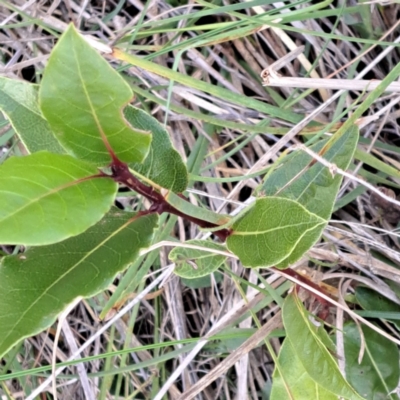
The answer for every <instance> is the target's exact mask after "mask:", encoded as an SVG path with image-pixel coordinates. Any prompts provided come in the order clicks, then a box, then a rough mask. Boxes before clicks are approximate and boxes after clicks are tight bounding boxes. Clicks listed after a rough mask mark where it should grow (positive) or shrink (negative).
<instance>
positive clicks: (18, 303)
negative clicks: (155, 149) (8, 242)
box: [0, 208, 158, 357]
mask: <svg viewBox="0 0 400 400" xmlns="http://www.w3.org/2000/svg"><path fill="white" fill-rule="evenodd" d="M134 216H135V214H133V213H125V212H121V211H120V210H117V209H115V208H113V209H112V210H111V211H110V212H109V213H108V214H107V215H106V216H105V217H104V218H103V219H102V220H101V221H100V222H99V223H97V224H96V225H94V226H92V227H91V228H90V229H89V230H88V231H86V232H85V233H83V234H81V235H79V236H75V237H73V238H70V239H67V240H65V241H64V242H61V243H57V244H54V245H50V246H43V247H37V248H31V249H29V250H28V251H26V252H25V253H24V254H18V255H15V256H9V257H5V258H4V259H3V260H2V263H1V264H0V292H1V296H0V357H1V356H2V355H3V354H4V353H5V352H7V351H8V350H9V349H10V347H11V346H13V345H14V344H16V343H18V342H19V341H20V340H22V339H23V338H26V337H28V336H31V335H34V334H36V333H39V332H41V331H42V330H43V329H46V328H47V327H49V326H50V325H51V324H53V323H54V321H55V320H56V318H57V316H58V315H59V314H60V313H61V312H62V311H63V310H64V309H65V308H66V307H67V305H68V304H70V303H72V302H73V301H74V300H75V299H76V298H79V297H90V296H93V295H95V294H97V293H98V292H100V291H102V290H104V289H105V288H106V287H107V286H109V285H110V284H111V282H112V281H113V279H114V277H115V275H116V274H117V273H118V272H120V271H122V270H123V269H124V268H125V267H126V266H127V265H128V264H129V263H131V262H132V261H133V260H134V259H135V258H136V257H137V256H138V252H139V250H140V249H141V248H145V247H148V246H149V245H150V243H151V240H152V237H153V230H154V228H155V227H156V225H157V221H158V217H157V216H156V215H148V216H142V217H139V218H137V219H135V218H133V217H134Z"/></svg>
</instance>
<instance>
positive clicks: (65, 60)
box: [39, 25, 151, 165]
mask: <svg viewBox="0 0 400 400" xmlns="http://www.w3.org/2000/svg"><path fill="white" fill-rule="evenodd" d="M132 97H133V93H132V90H131V89H130V87H129V85H128V84H127V83H126V82H125V81H124V79H123V78H122V77H121V76H120V75H119V74H118V73H117V72H116V71H114V70H113V69H112V68H111V66H110V65H109V64H108V63H107V62H106V61H105V60H104V59H103V58H102V57H101V56H100V55H99V54H98V53H97V52H96V51H95V50H94V49H93V48H92V47H91V46H90V45H89V44H88V43H87V42H86V41H85V40H84V39H83V38H82V37H81V36H80V35H79V34H78V32H77V31H76V29H75V28H74V27H73V25H70V26H69V27H68V29H67V30H66V31H65V33H64V34H63V35H62V37H61V38H60V40H59V41H58V43H57V45H56V46H55V47H54V49H53V51H52V53H51V55H50V58H49V62H48V64H47V67H46V70H45V72H44V75H43V80H42V83H41V85H40V90H39V100H40V107H41V110H42V112H43V114H44V116H45V117H46V119H47V121H48V122H49V124H50V126H51V128H52V130H53V131H54V134H55V135H56V137H57V139H58V140H59V141H60V142H61V143H62V145H63V146H64V147H65V148H67V149H70V150H71V151H72V152H73V154H74V155H75V156H76V157H78V158H83V159H85V160H87V161H90V162H93V163H95V164H97V165H107V164H108V163H110V161H111V157H110V154H109V152H108V150H107V143H108V145H109V146H110V147H111V148H112V150H113V151H114V153H115V154H116V155H117V157H118V158H119V159H120V160H122V161H124V162H142V161H143V160H144V159H145V157H146V155H147V153H148V151H149V147H150V142H151V135H150V134H149V132H143V131H140V130H138V129H133V128H132V127H130V126H129V124H128V123H127V121H126V120H125V119H124V118H123V115H122V109H123V108H124V107H125V106H126V105H127V103H128V102H129V101H130V100H131V99H132Z"/></svg>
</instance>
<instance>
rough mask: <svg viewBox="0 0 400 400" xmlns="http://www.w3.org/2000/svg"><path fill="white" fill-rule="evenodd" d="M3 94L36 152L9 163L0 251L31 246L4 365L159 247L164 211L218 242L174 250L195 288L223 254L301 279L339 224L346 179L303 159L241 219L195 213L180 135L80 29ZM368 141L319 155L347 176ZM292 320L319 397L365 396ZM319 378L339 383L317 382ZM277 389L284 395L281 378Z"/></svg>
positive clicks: (288, 310)
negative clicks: (127, 193)
mask: <svg viewBox="0 0 400 400" xmlns="http://www.w3.org/2000/svg"><path fill="white" fill-rule="evenodd" d="M0 83H1V90H2V96H3V98H2V101H1V107H2V110H3V111H4V113H5V114H6V115H7V117H8V118H9V120H10V121H11V122H12V124H13V127H14V129H15V131H16V132H17V134H18V135H19V137H20V139H21V141H22V142H23V144H24V146H25V148H26V149H27V151H28V153H29V154H28V155H26V156H23V157H10V158H9V159H7V160H6V161H5V162H4V164H2V165H1V166H0V243H2V244H9V245H20V246H23V247H20V248H19V250H20V251H18V252H16V254H14V255H11V256H6V257H3V259H2V262H1V266H0V293H1V296H0V356H1V355H3V354H5V353H6V352H7V351H8V350H9V349H10V348H11V347H12V346H13V345H15V344H16V343H18V342H19V341H21V340H22V339H23V338H26V337H28V336H31V335H33V334H36V333H38V332H40V331H42V330H43V329H45V328H47V327H49V326H50V325H51V324H52V323H54V321H55V320H56V318H57V316H58V315H59V314H60V313H61V312H62V311H63V310H64V309H65V308H66V307H67V306H68V305H69V304H71V303H72V302H73V301H74V299H76V298H82V297H83V298H84V297H89V296H93V295H95V294H96V293H99V292H100V291H102V290H104V289H105V288H107V286H108V285H110V283H111V282H112V281H113V279H114V278H115V276H116V275H117V274H118V273H120V272H121V271H123V270H124V269H125V268H126V267H127V266H128V265H129V264H130V263H132V262H133V261H134V260H135V259H136V258H137V257H138V254H139V252H140V251H141V250H142V249H145V248H148V247H149V246H150V245H153V244H155V243H154V235H153V234H154V231H155V229H156V228H157V224H158V222H159V215H161V214H164V213H170V214H173V215H177V216H180V217H182V218H183V219H185V220H186V221H190V222H192V223H195V224H197V225H198V226H199V227H200V228H201V229H203V230H205V231H207V230H208V231H211V232H212V233H213V235H212V237H213V238H214V240H211V239H209V240H196V241H191V243H194V244H195V245H196V246H200V247H201V248H203V250H199V249H189V248H179V247H176V248H175V249H174V250H173V251H172V252H171V253H170V258H171V260H173V261H175V262H176V265H177V270H176V273H177V274H178V275H180V276H184V277H186V278H191V277H199V276H204V275H207V274H209V273H211V272H213V271H215V270H217V269H218V267H219V266H220V265H221V263H223V262H224V259H225V256H223V255H221V254H214V253H213V252H212V251H213V249H219V250H225V251H229V252H231V253H232V255H235V256H237V257H238V258H239V260H240V261H241V263H242V264H243V265H244V266H245V267H251V268H255V267H261V268H278V269H286V268H289V267H290V265H291V264H293V263H294V262H295V261H297V260H298V259H299V258H300V257H302V256H303V255H304V254H305V253H306V251H307V250H308V249H310V247H311V246H313V245H314V244H315V243H316V242H317V241H318V240H319V238H320V236H321V233H322V231H323V229H324V227H325V226H326V224H327V221H328V220H329V218H330V216H331V213H332V209H333V205H334V202H335V198H336V195H337V192H338V189H339V186H340V184H341V176H340V175H335V174H333V173H332V172H331V171H329V169H328V168H326V167H325V166H323V165H322V164H320V163H318V162H315V160H313V158H312V157H311V156H310V155H308V154H306V153H305V152H302V151H296V152H293V153H291V154H289V155H286V156H285V157H283V158H282V159H281V160H280V161H279V162H278V164H277V165H274V166H272V167H271V168H270V169H269V171H268V173H267V174H266V176H265V178H264V180H263V183H262V184H261V185H260V187H259V188H258V189H257V190H255V192H254V193H253V195H254V196H255V198H256V200H255V201H254V202H253V203H252V204H251V205H249V206H248V207H247V208H246V209H244V210H243V211H242V212H241V213H240V214H238V215H236V216H235V217H231V216H229V215H220V214H217V213H214V212H212V211H211V210H207V209H205V208H200V207H197V206H194V205H192V204H191V203H190V202H189V201H188V199H187V197H186V195H185V190H186V189H187V187H188V174H187V170H186V166H185V164H184V162H183V160H182V159H181V157H180V156H179V154H178V152H177V151H176V150H175V149H174V148H173V146H172V144H171V142H170V139H169V136H168V132H167V131H166V129H165V128H164V127H163V126H162V125H161V124H160V123H159V122H157V121H156V120H155V119H154V118H153V117H151V116H150V115H148V114H147V113H146V112H144V111H142V110H140V109H138V108H135V107H133V106H131V105H130V104H129V102H130V100H131V99H132V97H133V92H132V90H131V88H130V86H129V85H128V83H127V82H126V81H125V80H124V79H123V78H122V77H121V76H120V74H118V73H117V72H116V71H114V70H113V69H112V68H111V66H110V65H109V64H108V62H107V61H106V60H104V59H103V58H102V57H101V56H100V55H99V54H98V53H97V52H96V51H95V50H94V49H93V48H92V47H91V46H90V45H89V44H88V43H87V42H86V41H85V40H84V39H83V38H82V37H81V36H80V35H79V34H78V32H77V31H76V30H75V28H74V27H73V26H72V25H71V26H70V27H69V28H68V29H67V31H66V32H65V33H64V34H63V35H62V37H61V38H60V40H59V41H58V43H57V45H56V46H55V48H54V50H53V51H52V53H51V56H50V59H49V61H48V64H47V67H46V69H45V71H44V75H43V79H42V81H41V84H40V86H39V87H38V86H35V85H31V84H28V83H26V82H21V81H14V80H8V79H6V78H1V79H0ZM357 140H358V130H357V128H356V127H353V128H351V129H349V130H347V131H345V132H342V133H341V134H340V135H335V136H333V137H331V138H330V139H323V140H320V141H317V142H316V143H315V144H314V145H313V146H311V150H312V151H313V152H315V153H318V154H319V155H321V156H323V157H324V158H325V160H327V161H328V162H330V163H334V164H335V165H337V166H338V167H339V168H341V169H346V168H347V166H348V165H349V163H350V161H351V160H352V156H353V153H354V150H355V146H356V144H357ZM121 186H124V187H127V188H129V189H131V190H132V191H134V192H135V193H136V194H137V196H138V197H141V198H142V199H144V200H146V201H143V202H142V203H141V208H140V211H138V212H127V211H122V210H120V209H118V208H116V207H115V206H114V202H115V198H116V195H117V193H118V189H119V187H121ZM207 249H208V250H209V251H207ZM205 256H207V257H205ZM192 261H194V262H195V263H196V264H197V268H196V269H195V270H194V269H193V267H192V265H193V264H192ZM288 271H290V270H289V269H288ZM292 273H294V271H292ZM299 310H300V311H301V312H299ZM283 312H284V324H285V328H286V330H287V335H288V336H290V335H292V337H295V336H296V335H298V332H297V331H296V329H297V330H298V329H299V326H300V330H301V331H302V332H304V333H305V334H306V333H307V332H308V334H310V332H312V334H311V336H310V337H311V339H310V340H312V341H313V343H312V344H310V343H309V344H308V345H309V346H311V348H312V349H313V351H314V352H316V354H317V355H319V357H320V361H321V362H322V363H323V364H324V368H322V367H321V364H318V363H316V362H314V363H313V364H314V365H313V366H312V367H310V368H309V369H307V368H306V372H304V371H303V370H301V369H299V368H300V367H299V366H298V368H297V371H301V372H302V373H304V374H305V373H307V374H308V375H307V376H310V377H312V379H311V378H310V379H311V380H312V382H315V381H317V382H318V384H320V385H321V387H322V389H321V390H325V391H327V392H329V393H335V394H336V395H339V396H343V397H345V398H359V397H358V395H357V394H356V393H355V391H354V390H353V389H352V388H351V386H350V385H349V384H348V383H347V382H346V381H345V380H344V378H343V377H342V376H341V374H340V372H339V369H338V368H337V365H336V361H335V360H334V357H333V356H332V352H331V350H330V349H329V346H328V345H327V341H328V338H326V337H325V336H324V338H325V339H324V340H325V342H321V343H324V346H325V347H324V346H319V345H318V340H317V338H318V335H320V333H318V332H317V330H318V329H317V328H316V327H315V326H313V325H312V324H308V325H307V318H303V317H304V315H306V311H305V309H304V308H302V304H300V302H299V299H298V298H297V297H296V296H288V299H287V301H286V303H285V306H284V310H283ZM301 313H303V314H304V315H303V316H302V315H301ZM296 316H297V318H298V320H299V321H297V322H296V324H294V323H291V322H290V321H293V320H295V317H296ZM302 324H303V325H304V326H303V325H302ZM292 332H293V333H292ZM299 340H301V341H302V343H306V342H307V340H309V338H307V337H304V338H300V337H299ZM285 343H286V344H285V346H284V347H283V348H282V352H284V356H285V357H289V358H291V359H294V358H293V357H300V359H301V357H302V355H299V354H297V353H296V351H297V349H296V348H295V347H293V345H292V344H293V343H292V344H290V343H289V342H285ZM296 354H297V355H296ZM296 360H297V359H296ZM314 361H315V360H314ZM300 364H301V363H300ZM300 364H299V365H300ZM303 369H304V368H303ZM321 370H323V372H324V374H329V375H330V377H331V379H330V380H327V379H325V380H324V379H318V373H321ZM316 377H317V378H316ZM332 377H333V378H332ZM276 380H277V382H278V383H277V385H279V384H282V385H283V383H282V377H281V376H279V373H278V375H277V376H276ZM279 382H281V383H279ZM275 390H276V391H278V392H279V390H280V389H279V386H276V387H275ZM282 390H283V389H282ZM276 398H278V397H276Z"/></svg>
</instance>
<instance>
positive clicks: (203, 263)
mask: <svg viewBox="0 0 400 400" xmlns="http://www.w3.org/2000/svg"><path fill="white" fill-rule="evenodd" d="M185 244H192V245H195V246H200V247H205V248H209V249H215V250H220V251H226V249H225V247H224V246H222V245H220V244H218V243H214V242H209V241H207V240H197V239H193V240H188V241H186V242H185ZM168 258H169V259H170V260H171V261H172V262H174V263H175V265H176V267H175V270H174V272H175V274H176V275H178V276H180V277H182V278H186V279H195V278H201V277H203V276H207V275H209V274H211V273H212V272H214V271H216V270H217V269H218V268H219V267H220V265H221V264H222V263H223V262H224V261H225V258H226V257H225V256H223V255H220V254H215V253H212V252H211V251H207V250H198V249H189V248H186V247H175V248H174V249H172V250H171V252H170V253H169V255H168Z"/></svg>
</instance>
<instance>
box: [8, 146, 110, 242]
mask: <svg viewBox="0 0 400 400" xmlns="http://www.w3.org/2000/svg"><path fill="white" fill-rule="evenodd" d="M116 192H117V184H116V183H115V182H114V181H113V180H112V179H111V178H108V177H99V171H98V170H97V168H96V167H95V166H93V165H92V164H89V163H87V162H85V161H82V160H77V159H75V158H73V157H72V156H69V155H61V154H51V153H47V152H38V153H34V154H32V155H29V156H26V157H12V158H9V159H8V160H7V161H6V162H5V163H4V164H2V165H1V166H0V243H3V244H21V245H28V246H34V245H44V244H49V243H56V242H59V241H61V240H64V239H66V238H68V237H70V236H75V235H78V234H80V233H82V232H83V231H85V230H86V229H87V228H89V227H90V226H92V225H93V224H95V223H96V222H98V221H99V220H100V219H101V218H102V217H103V215H104V214H105V213H106V212H107V211H108V210H109V209H110V207H111V205H112V204H113V201H114V198H115V195H116Z"/></svg>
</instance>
